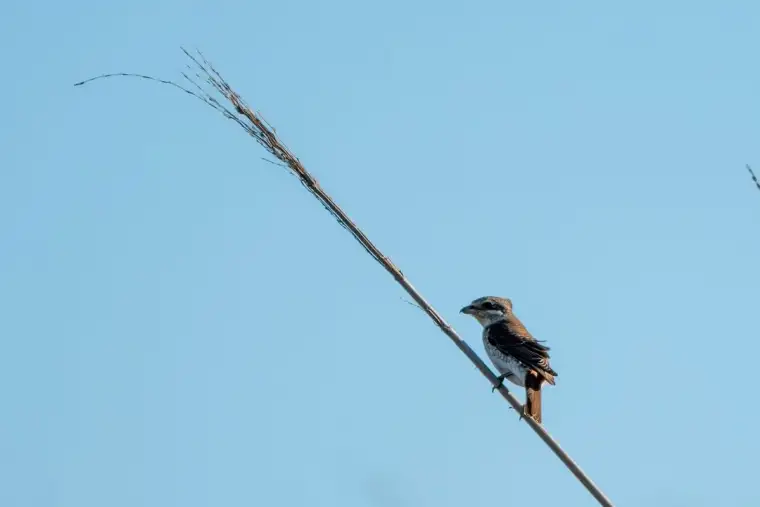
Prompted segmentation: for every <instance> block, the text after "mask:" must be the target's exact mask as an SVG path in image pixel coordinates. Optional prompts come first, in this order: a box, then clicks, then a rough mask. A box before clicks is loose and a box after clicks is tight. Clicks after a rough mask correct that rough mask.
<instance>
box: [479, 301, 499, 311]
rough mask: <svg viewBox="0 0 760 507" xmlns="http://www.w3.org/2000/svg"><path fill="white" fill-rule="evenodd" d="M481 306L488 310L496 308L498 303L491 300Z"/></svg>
mask: <svg viewBox="0 0 760 507" xmlns="http://www.w3.org/2000/svg"><path fill="white" fill-rule="evenodd" d="M480 306H482V307H483V308H484V309H486V310H496V305H495V304H493V303H491V302H490V301H486V302H485V303H483V304H482V305H480Z"/></svg>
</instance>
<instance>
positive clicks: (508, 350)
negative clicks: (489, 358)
mask: <svg viewBox="0 0 760 507" xmlns="http://www.w3.org/2000/svg"><path fill="white" fill-rule="evenodd" d="M486 337H487V338H488V342H489V343H490V344H491V345H493V346H494V347H496V348H497V349H498V350H500V351H501V352H503V353H504V354H507V355H509V356H512V357H514V358H515V359H517V360H518V361H520V362H521V363H522V364H524V365H525V366H527V367H528V368H532V369H534V370H536V371H537V372H539V373H541V374H542V376H543V377H544V378H546V380H547V382H549V383H550V384H554V378H553V377H556V376H558V375H557V372H555V371H554V370H552V368H551V366H549V347H547V346H546V345H543V344H541V343H539V342H537V341H536V339H535V338H533V337H532V336H531V334H530V333H529V332H528V330H527V329H525V327H524V326H523V325H522V324H520V323H519V322H497V323H495V324H492V325H490V326H488V332H487V334H486Z"/></svg>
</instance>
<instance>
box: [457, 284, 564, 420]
mask: <svg viewBox="0 0 760 507" xmlns="http://www.w3.org/2000/svg"><path fill="white" fill-rule="evenodd" d="M460 312H461V313H464V314H466V315H471V316H472V317H474V318H475V320H477V321H478V322H479V323H480V324H481V325H482V326H483V346H484V347H485V349H486V353H487V354H488V357H489V359H490V360H491V362H492V363H493V365H494V366H495V367H496V369H497V370H498V371H499V373H500V374H501V375H499V376H498V377H497V379H498V380H499V383H498V384H497V385H495V386H494V387H493V389H492V391H493V390H496V389H498V388H499V387H501V386H502V385H503V383H504V380H505V379H506V380H509V381H510V382H512V383H513V384H515V385H518V386H520V387H524V388H525V405H523V414H524V415H527V416H530V417H531V418H533V419H534V420H535V421H536V422H537V423H539V424H541V420H542V417H541V386H542V384H543V383H544V382H547V383H549V384H551V385H555V380H554V378H555V377H558V376H559V375H558V374H557V372H556V371H554V370H553V369H552V367H551V366H550V365H549V350H550V348H549V347H547V346H546V345H544V344H543V343H541V342H539V341H537V340H536V339H535V338H533V335H531V334H530V333H529V332H528V330H527V329H525V326H524V325H523V323H522V322H520V319H518V318H517V316H515V314H514V313H513V312H512V301H511V300H510V299H508V298H502V297H496V296H486V297H482V298H478V299H476V300H474V301H473V302H472V303H470V304H469V305H467V306H465V307H464V308H462V309H461V310H460ZM520 418H521V419H522V416H520Z"/></svg>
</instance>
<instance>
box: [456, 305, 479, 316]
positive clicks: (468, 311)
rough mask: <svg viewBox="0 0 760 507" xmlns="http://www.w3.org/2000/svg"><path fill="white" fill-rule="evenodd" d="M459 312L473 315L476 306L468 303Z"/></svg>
mask: <svg viewBox="0 0 760 507" xmlns="http://www.w3.org/2000/svg"><path fill="white" fill-rule="evenodd" d="M459 313H464V314H465V315H472V314H473V313H475V307H474V306H472V305H467V306H465V307H464V308H462V309H461V310H459Z"/></svg>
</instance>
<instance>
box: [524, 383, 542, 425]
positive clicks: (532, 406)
mask: <svg viewBox="0 0 760 507" xmlns="http://www.w3.org/2000/svg"><path fill="white" fill-rule="evenodd" d="M542 380H543V379H542V378H541V377H539V376H538V375H531V374H530V373H529V374H528V375H527V378H526V382H525V415H527V416H530V417H532V418H533V419H534V420H535V421H536V422H537V423H539V424H541V381H542Z"/></svg>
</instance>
